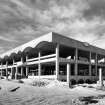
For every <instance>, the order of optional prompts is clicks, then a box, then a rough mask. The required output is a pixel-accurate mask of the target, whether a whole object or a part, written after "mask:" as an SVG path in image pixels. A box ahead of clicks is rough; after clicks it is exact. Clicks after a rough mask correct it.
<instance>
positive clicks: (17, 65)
mask: <svg viewBox="0 0 105 105" xmlns="http://www.w3.org/2000/svg"><path fill="white" fill-rule="evenodd" d="M99 68H102V75H103V78H104V76H105V50H104V49H101V48H98V47H95V46H92V45H90V44H88V43H86V42H80V41H77V40H74V39H71V38H68V37H65V36H62V35H60V34H57V33H54V32H51V33H48V34H46V35H43V36H41V37H39V38H36V39H34V40H32V41H30V42H28V43H26V44H23V45H21V46H19V47H16V48H15V49H12V50H9V51H8V52H6V53H3V54H1V55H0V75H1V77H6V78H8V77H11V78H12V79H18V78H31V77H35V78H37V77H40V78H51V79H57V80H60V81H67V82H68V83H72V84H75V83H82V82H90V81H96V80H97V79H98V75H99Z"/></svg>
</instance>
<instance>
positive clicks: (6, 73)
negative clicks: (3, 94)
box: [6, 61, 8, 79]
mask: <svg viewBox="0 0 105 105" xmlns="http://www.w3.org/2000/svg"><path fill="white" fill-rule="evenodd" d="M6 79H8V61H6Z"/></svg>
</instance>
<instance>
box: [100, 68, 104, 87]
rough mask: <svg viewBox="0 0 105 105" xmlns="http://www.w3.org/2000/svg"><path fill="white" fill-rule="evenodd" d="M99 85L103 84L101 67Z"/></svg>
mask: <svg viewBox="0 0 105 105" xmlns="http://www.w3.org/2000/svg"><path fill="white" fill-rule="evenodd" d="M99 85H100V86H103V78H102V68H99Z"/></svg>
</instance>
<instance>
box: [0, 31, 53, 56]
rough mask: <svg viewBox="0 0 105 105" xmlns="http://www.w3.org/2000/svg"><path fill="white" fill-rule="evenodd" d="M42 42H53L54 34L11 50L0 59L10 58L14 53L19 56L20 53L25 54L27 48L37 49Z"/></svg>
mask: <svg viewBox="0 0 105 105" xmlns="http://www.w3.org/2000/svg"><path fill="white" fill-rule="evenodd" d="M41 42H52V32H50V33H48V34H46V35H43V36H41V37H38V38H36V39H34V40H32V41H30V42H28V43H26V44H23V45H21V46H19V47H16V48H15V49H13V50H9V51H8V52H6V53H3V54H2V55H0V58H4V57H5V56H10V55H11V54H12V53H15V54H17V53H18V52H23V51H24V50H25V49H26V48H28V47H29V48H30V47H31V48H35V47H36V46H37V45H38V44H39V43H41Z"/></svg>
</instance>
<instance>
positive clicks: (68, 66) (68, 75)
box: [67, 63, 71, 84]
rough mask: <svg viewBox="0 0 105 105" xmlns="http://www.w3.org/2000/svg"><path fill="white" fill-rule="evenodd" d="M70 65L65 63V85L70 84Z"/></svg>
mask: <svg viewBox="0 0 105 105" xmlns="http://www.w3.org/2000/svg"><path fill="white" fill-rule="evenodd" d="M70 66H71V65H70V63H67V83H68V84H70V69H71V67H70Z"/></svg>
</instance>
